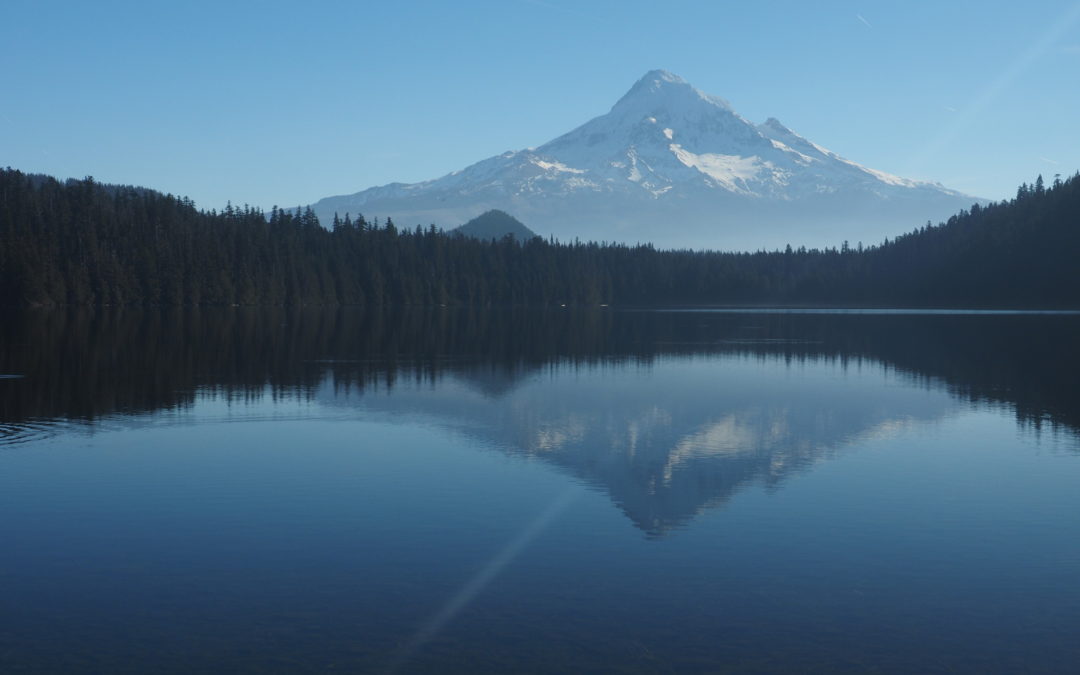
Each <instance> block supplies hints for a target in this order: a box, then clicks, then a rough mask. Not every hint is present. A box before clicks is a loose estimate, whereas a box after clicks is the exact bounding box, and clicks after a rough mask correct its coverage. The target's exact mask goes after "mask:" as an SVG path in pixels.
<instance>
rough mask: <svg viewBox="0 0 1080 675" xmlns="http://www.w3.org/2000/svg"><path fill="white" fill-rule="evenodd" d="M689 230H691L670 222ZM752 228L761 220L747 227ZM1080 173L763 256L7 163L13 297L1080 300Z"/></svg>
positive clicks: (491, 301) (6, 227)
mask: <svg viewBox="0 0 1080 675" xmlns="http://www.w3.org/2000/svg"><path fill="white" fill-rule="evenodd" d="M657 226H658V227H664V228H673V227H674V228H677V227H679V223H658V224H657ZM747 227H753V223H747ZM1078 254H1080V174H1078V175H1074V176H1072V177H1070V178H1068V179H1065V180H1061V179H1060V178H1055V179H1054V180H1053V181H1052V183H1051V184H1050V185H1046V184H1044V181H1043V179H1042V177H1041V176H1040V177H1039V178H1038V179H1037V180H1036V181H1035V183H1034V184H1032V185H1027V184H1025V185H1022V186H1021V187H1020V188H1019V190H1018V191H1017V195H1016V197H1015V198H1013V199H1010V200H1006V201H1002V202H998V203H992V204H990V205H987V206H979V205H977V204H976V205H973V206H972V207H971V209H970V210H963V211H961V212H959V213H957V214H956V215H954V216H953V217H951V218H949V220H948V221H946V222H944V223H939V224H936V225H935V224H932V223H927V224H925V225H923V226H920V227H918V228H917V229H914V230H913V231H911V232H909V233H907V234H903V235H901V236H898V237H896V238H895V239H891V240H886V241H884V242H880V243H877V244H873V245H868V246H867V245H864V244H863V243H860V242H854V243H852V242H843V243H838V245H837V246H835V247H830V248H825V249H807V248H805V247H797V248H793V247H792V246H788V247H787V248H786V249H784V250H776V251H757V252H714V251H692V250H658V249H656V248H654V247H653V246H652V245H649V244H638V245H626V244H619V243H603V242H599V243H598V242H581V241H573V242H560V241H556V240H552V239H544V238H541V237H536V238H532V239H528V240H519V239H514V238H510V237H507V238H503V239H499V240H493V239H492V240H478V239H474V238H469V237H463V236H460V235H454V234H448V233H445V232H443V231H441V230H438V229H436V228H435V227H434V226H428V227H426V228H423V227H420V226H417V227H416V228H411V229H410V228H399V227H398V226H397V225H395V224H394V223H393V221H392V220H391V219H389V218H388V219H386V220H385V221H383V222H380V221H379V220H378V219H377V218H373V219H372V220H370V221H369V220H367V219H366V218H365V217H364V216H362V215H358V214H357V215H351V214H345V215H344V216H339V217H336V218H335V219H334V223H333V226H332V227H330V228H326V227H323V226H322V225H321V224H320V223H319V221H318V219H317V218H316V217H315V215H314V213H313V212H312V211H311V210H310V209H299V208H297V209H296V210H295V211H289V210H283V209H278V208H277V207H275V208H273V209H272V210H271V211H270V212H269V213H266V212H264V211H263V210H261V209H258V208H252V207H249V206H244V207H242V208H236V207H233V206H232V205H229V206H228V207H226V208H225V209H224V210H223V211H220V212H218V211H216V210H210V211H206V210H200V209H198V208H197V207H196V205H195V204H194V203H193V202H192V201H191V200H189V199H186V198H180V197H175V196H173V195H168V194H161V193H159V192H155V191H153V190H148V189H144V188H136V187H129V186H114V185H104V184H100V183H98V182H96V181H94V180H93V179H92V178H87V179H85V180H70V181H66V182H61V181H58V180H55V179H53V178H49V177H45V176H37V175H29V174H25V173H22V172H20V171H17V170H13V169H10V168H9V169H6V170H0V302H2V304H4V305H8V306H27V305H133V306H179V305H188V306H195V305H203V306H211V305H360V306H406V305H413V306H437V305H462V306H471V307H492V306H558V305H563V304H566V305H570V306H575V305H577V306H590V305H600V304H611V305H624V306H627V305H696V304H709V305H795V306H798V305H828V306H882V307H974V308H1077V307H1080V275H1077V274H1076V273H1075V261H1076V259H1077V255H1078Z"/></svg>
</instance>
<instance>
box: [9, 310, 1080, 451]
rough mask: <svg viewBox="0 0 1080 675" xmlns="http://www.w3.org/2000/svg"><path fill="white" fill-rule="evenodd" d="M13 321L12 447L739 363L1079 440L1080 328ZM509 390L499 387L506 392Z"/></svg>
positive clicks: (349, 317) (433, 320) (116, 313)
mask: <svg viewBox="0 0 1080 675" xmlns="http://www.w3.org/2000/svg"><path fill="white" fill-rule="evenodd" d="M3 319H4V320H2V321H0V373H9V374H25V375H26V377H21V378H0V446H2V445H4V444H5V443H6V442H12V441H13V440H15V439H13V438H12V436H13V435H19V434H22V433H32V429H31V430H27V429H26V428H24V425H25V423H27V422H32V421H34V420H48V419H54V418H65V419H69V420H73V421H93V420H96V419H99V418H102V417H105V418H107V417H110V416H112V415H114V414H116V413H123V414H132V413H143V412H153V411H157V410H169V409H183V408H186V407H188V406H190V405H192V404H193V403H194V401H195V400H196V398H197V396H198V395H199V394H198V392H203V393H206V392H211V391H212V392H214V393H215V394H217V395H221V396H224V397H228V398H235V399H258V398H260V397H262V396H268V395H272V396H293V397H298V398H307V397H313V396H316V395H317V393H318V391H319V390H320V387H322V386H323V385H324V384H325V383H327V382H332V383H333V386H334V387H335V388H337V389H338V390H341V391H344V392H350V393H351V392H356V393H358V394H360V393H363V392H365V391H371V390H376V391H378V390H388V389H391V388H393V387H395V386H397V385H398V384H400V383H403V382H415V383H433V382H437V381H439V380H440V379H441V378H443V377H445V376H447V375H451V374H452V375H454V376H455V377H457V378H460V380H461V381H462V382H467V383H470V385H471V386H476V387H478V388H480V389H482V390H483V391H485V392H486V393H489V394H491V395H492V396H498V395H499V392H500V391H501V390H502V389H500V387H505V388H512V387H513V385H514V383H517V382H520V381H522V380H524V379H528V378H530V377H533V376H535V375H537V374H538V373H541V372H545V371H546V370H547V369H550V368H560V367H567V368H571V369H577V368H590V367H610V366H613V365H616V366H617V365H619V364H636V365H646V364H649V363H651V362H653V361H654V360H655V359H668V358H672V357H695V356H702V355H721V354H728V355H741V356H745V357H747V358H755V359H760V360H762V361H786V362H788V363H802V362H806V361H815V360H821V359H824V360H828V361H831V362H836V363H837V364H838V365H840V366H842V367H845V368H846V367H852V368H860V367H863V366H864V365H865V366H868V367H870V366H874V364H882V365H884V366H885V367H888V368H892V369H895V370H896V371H897V372H901V373H904V374H905V375H906V376H909V377H911V378H915V379H916V380H917V381H921V382H925V386H927V387H930V388H934V389H936V388H938V387H942V386H943V387H946V388H947V389H948V391H949V392H950V394H951V395H952V396H954V397H957V398H960V399H964V400H970V401H977V402H982V403H989V404H1000V405H1005V406H1008V407H1009V408H1011V409H1012V410H1014V411H1015V414H1016V416H1017V419H1018V421H1020V422H1021V423H1023V424H1025V425H1031V426H1035V427H1040V426H1044V425H1045V426H1046V427H1048V428H1050V429H1066V430H1069V431H1070V432H1071V433H1074V434H1076V433H1080V390H1078V389H1077V387H1076V382H1077V378H1078V375H1080V351H1078V350H1077V349H1076V345H1077V344H1080V317H1076V316H1047V317H1039V318H1032V317H1030V316H1012V315H994V316H983V315H978V316H972V315H964V314H959V315H957V314H926V315H918V316H909V315H902V316H898V315H895V314H884V313H883V314H818V313H802V314H798V313H792V314H788V313H763V314H754V315H748V314H742V313H713V312H704V313H701V312H677V311H676V312H639V311H617V310H590V309H580V310H574V309H567V310H564V309H561V308H549V309H540V310H533V309H527V308H510V309H505V310H485V309H473V308H467V307H462V308H446V309H442V308H415V309H399V308H388V307H383V308H376V307H371V308H352V307H336V308H319V307H269V308H265V307H259V308H244V307H241V308H232V307H228V308H219V307H191V308H185V307H178V308H173V307H170V308H155V309H148V310H142V309H137V310H130V309H127V308H116V307H112V308H95V307H70V308H62V309H59V310H41V311H35V310H28V311H21V312H11V313H9V314H8V315H7V316H5V317H3ZM493 383H494V385H493Z"/></svg>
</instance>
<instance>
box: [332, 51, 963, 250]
mask: <svg viewBox="0 0 1080 675" xmlns="http://www.w3.org/2000/svg"><path fill="white" fill-rule="evenodd" d="M973 201H974V199H973V198H972V197H969V196H967V195H963V194H961V193H958V192H955V191H953V190H948V189H946V188H944V187H942V186H941V185H939V184H936V183H926V182H919V181H913V180H908V179H905V178H900V177H898V176H893V175H891V174H887V173H884V172H882V171H876V170H874V169H870V168H867V167H864V166H861V165H859V164H856V163H855V162H852V161H849V160H847V159H844V158H843V157H840V156H839V155H837V154H836V153H834V152H831V151H829V150H826V149H825V148H823V147H821V146H819V145H817V144H816V143H813V142H811V141H809V140H807V139H806V138H803V137H802V136H800V135H798V134H797V133H795V132H794V131H792V130H791V129H788V128H787V127H785V126H784V125H783V124H781V123H780V122H779V121H778V120H776V119H774V118H769V119H768V120H766V121H765V122H764V123H763V124H759V125H755V124H753V123H752V122H749V121H748V120H746V119H744V118H743V117H741V116H740V115H739V114H738V113H736V112H735V111H734V110H733V109H732V107H731V105H730V104H728V102H727V101H725V100H723V99H721V98H718V97H716V96H710V95H708V94H705V93H702V92H701V91H698V90H697V89H695V88H694V87H692V86H691V85H690V84H688V83H687V82H686V81H684V80H683V79H682V78H680V77H678V76H676V75H673V74H672V73H669V72H666V71H663V70H654V71H650V72H648V73H646V74H645V76H644V77H642V78H641V79H640V80H638V82H637V83H636V84H634V86H633V87H631V89H630V91H628V92H627V93H626V94H625V95H624V96H623V97H622V98H621V99H619V101H618V102H616V103H615V105H614V106H613V107H612V108H611V111H610V112H608V113H607V114H605V115H601V116H600V117H597V118H595V119H592V120H590V121H589V122H586V123H585V124H583V125H582V126H580V127H578V128H577V129H574V130H573V131H571V132H569V133H567V134H565V135H563V136H560V137H558V138H556V139H554V140H552V141H549V142H548V143H545V144H544V145H541V146H540V147H537V148H529V149H526V150H520V151H516V152H506V153H503V154H501V155H498V156H496V157H491V158H489V159H485V160H483V161H480V162H477V163H476V164H473V165H471V166H469V167H466V168H464V169H461V170H459V171H454V172H453V173H450V174H448V175H446V176H443V177H441V178H437V179H434V180H429V181H424V182H422V183H413V184H403V183H391V184H389V185H385V186H381V187H375V188H371V189H368V190H364V191H361V192H357V193H355V194H352V195H346V196H338V197H328V198H326V199H322V200H320V201H319V202H318V203H316V204H315V205H314V207H315V210H316V213H318V215H319V216H320V218H321V219H323V221H324V222H328V221H329V220H330V219H332V217H333V213H334V212H338V213H340V214H344V213H346V212H350V213H352V214H353V215H355V214H357V213H363V214H364V215H365V216H367V217H369V218H370V217H372V216H378V217H380V218H385V217H386V216H391V217H393V219H394V220H395V222H397V223H398V224H399V225H407V226H412V225H416V224H421V225H425V226H426V225H427V224H429V223H435V224H436V225H439V226H442V227H446V228H448V229H449V228H451V227H455V226H457V225H459V224H461V223H462V222H465V221H466V220H469V219H470V218H472V217H474V216H476V215H477V214H479V213H482V212H484V211H487V210H489V209H501V210H503V211H507V212H509V213H511V214H513V215H514V216H516V217H517V218H519V219H521V220H522V221H523V222H525V223H526V224H527V225H528V226H529V227H530V228H532V229H533V230H535V231H537V232H538V233H540V234H541V235H545V236H546V235H549V234H553V235H555V236H556V237H558V238H560V239H563V240H567V239H573V238H575V237H577V238H580V239H582V240H597V241H623V242H628V243H634V242H639V241H640V242H652V243H654V244H656V245H658V246H662V247H693V248H706V247H708V248H727V249H758V248H761V247H767V248H773V247H779V246H783V245H784V244H787V243H791V244H792V245H795V246H798V245H807V246H826V245H838V244H839V243H840V242H841V241H843V240H845V239H846V240H850V241H851V242H852V244H854V243H855V242H857V241H863V242H865V243H871V242H877V241H880V240H881V239H883V238H885V237H886V236H895V235H896V234H899V233H901V232H905V231H909V230H911V229H912V228H914V227H917V226H918V225H921V224H923V223H925V222H926V221H927V220H935V221H936V220H939V219H942V218H945V217H947V216H948V215H950V214H951V213H954V212H955V211H957V210H959V209H960V208H965V207H968V206H970V205H971V203H972V202H973Z"/></svg>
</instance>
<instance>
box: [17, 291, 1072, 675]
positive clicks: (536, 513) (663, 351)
mask: <svg viewBox="0 0 1080 675" xmlns="http://www.w3.org/2000/svg"><path fill="white" fill-rule="evenodd" d="M1078 345H1080V317H1077V316H1074V315H994V314H973V315H972V314H967V315H951V314H940V313H938V314H925V315H924V314H891V313H877V314H850V313H841V314H828V313H824V314H822V313H769V312H756V313H738V312H646V311H640V312H631V311H613V310H607V311H595V312H572V311H565V310H564V311H562V312H548V313H542V312H509V311H507V312H494V311H493V312H468V311H457V310H444V311H439V312H411V313H399V314H391V313H379V312H364V311H361V310H342V311H314V310H312V311H295V312H293V311H284V310H282V311H276V310H263V311H254V310H253V311H246V310H235V311H227V310H221V311H206V310H203V311H187V312H178V311H170V312H127V311H105V312H62V311H61V312H40V313H27V314H17V315H6V316H4V317H2V321H0V541H2V542H3V545H2V548H0V672H3V673H24V672H26V673H38V672H42V673H44V672H73V673H147V672H155V673H189V672H230V673H247V672H251V673H271V672H401V673H427V672H470V673H472V672H490V673H507V672H525V673H531V672H567V671H588V672H610V673H637V672H643V673H653V672H659V673H666V672H720V673H726V672H747V673H772V672H829V673H833V672H852V673H862V672H877V673H909V672H912V673H913V672H919V673H927V672H930V673H933V672H941V673H952V672H971V673H987V672H1001V673H1006V672H1008V673H1012V672H1020V671H1027V672H1061V673H1068V672H1077V671H1078V670H1080V441H1078V438H1080V436H1078V433H1080V395H1078V389H1077V383H1078V382H1080V357H1078V353H1077V346H1078Z"/></svg>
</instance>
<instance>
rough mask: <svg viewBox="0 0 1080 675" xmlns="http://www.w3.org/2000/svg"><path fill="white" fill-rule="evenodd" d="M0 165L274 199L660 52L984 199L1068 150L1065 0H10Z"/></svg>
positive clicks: (422, 156)
mask: <svg viewBox="0 0 1080 675" xmlns="http://www.w3.org/2000/svg"><path fill="white" fill-rule="evenodd" d="M0 58H2V59H3V64H4V77H3V79H2V81H0V166H12V167H15V168H18V169H22V170H24V171H30V172H41V173H49V174H53V175H58V176H63V177H67V176H76V177H82V176H85V175H93V176H94V177H95V178H96V179H98V180H101V181H106V182H117V183H133V184H140V185H146V186H148V187H153V188H157V189H161V190H164V191H168V192H173V193H176V194H182V195H187V196H190V197H192V198H193V199H195V200H196V201H197V202H198V203H199V204H200V205H202V206H206V207H208V208H209V207H220V206H222V205H224V203H225V201H226V200H227V199H231V200H232V201H233V202H234V203H250V204H256V205H259V206H263V207H266V208H269V207H270V206H271V205H273V204H279V205H282V206H294V205H297V204H302V203H309V202H313V201H315V200H317V199H319V198H321V197H325V196H328V195H333V194H342V193H350V192H356V191H358V190H361V189H363V188H366V187H370V186H372V185H378V184H383V183H388V182H392V181H404V182H412V181H418V180H424V179H427V178H434V177H437V176H440V175H442V174H445V173H447V172H449V171H451V170H454V169H458V168H461V167H463V166H465V165H468V164H471V163H473V162H475V161H478V160H480V159H483V158H485V157H488V156H491V155H494V154H497V153H500V152H503V151H505V150H511V149H520V148H523V147H528V146H535V145H539V144H541V143H543V142H545V141H547V140H550V139H551V138H553V137H555V136H557V135H559V134H561V133H564V132H566V131H569V130H570V129H572V128H573V127H575V126H577V125H579V124H581V123H583V122H585V121H587V120H588V119H590V118H592V117H594V116H596V115H599V114H602V113H604V112H606V111H607V110H608V109H609V108H610V107H611V105H612V104H613V103H614V102H615V101H616V100H617V99H618V98H619V96H621V95H622V94H623V93H624V92H625V91H626V90H627V89H628V88H629V87H630V86H631V85H632V84H633V83H634V82H635V81H636V80H637V79H638V78H639V77H640V76H641V75H642V74H644V73H645V72H646V71H648V70H650V69H653V68H665V69H667V70H670V71H672V72H675V73H677V74H679V75H681V76H682V77H683V78H685V79H686V80H688V81H689V82H691V83H692V84H694V85H695V86H696V87H698V88H699V89H702V90H703V91H706V92H708V93H711V94H716V95H718V96H722V97H724V98H726V99H728V100H729V101H730V102H731V104H732V105H733V107H734V108H735V109H736V110H737V111H739V112H740V113H741V114H742V115H743V116H744V117H747V118H748V119H751V120H753V121H755V122H760V121H763V120H764V119H765V118H766V117H770V116H772V117H777V118H779V119H780V120H781V121H782V122H784V123H785V124H786V125H787V126H789V127H791V128H792V129H794V130H795V131H797V132H799V133H801V134H803V135H804V136H807V137H808V138H810V139H811V140H813V141H815V142H817V143H819V144H821V145H824V146H825V147H828V148H829V149H831V150H834V151H836V152H839V153H840V154H842V155H844V156H846V157H848V158H849V159H852V160H855V161H857V162H860V163H862V164H865V165H868V166H871V167H873V168H876V169H880V170H884V171H888V172H891V173H896V174H899V175H902V176H905V177H910V178H919V179H928V180H937V181H940V182H942V183H944V184H945V185H947V186H949V187H952V188H956V189H960V190H963V191H965V192H968V193H971V194H975V195H978V196H982V197H987V198H991V199H999V198H1002V197H1006V196H1009V195H1010V194H1012V193H1014V191H1015V188H1016V185H1017V184H1018V183H1019V182H1021V181H1024V180H1031V179H1032V178H1033V177H1034V176H1035V174H1037V173H1040V172H1041V173H1043V174H1044V175H1046V176H1047V177H1048V178H1049V177H1050V176H1052V175H1053V174H1055V173H1062V174H1071V173H1073V172H1075V171H1076V170H1078V169H1080V129H1078V123H1080V2H1077V1H1076V0H1073V1H1070V2H1052V1H1047V2H1027V3H1016V2H993V1H983V2H948V3H942V2H907V3H896V2H890V3H884V2H846V1H841V2H821V3H806V2H760V3H745V2H740V3H734V2H720V1H716V0H714V1H711V2H689V1H678V0H673V1H671V2H667V3H656V2H636V1H633V0H619V1H617V2H584V1H578V2H569V1H566V0H501V1H498V2H455V3H449V2H419V1H408V0H399V1H397V2H392V3H391V2H314V3H303V4H301V3H283V2H232V3H224V2H222V3H217V2H185V3H175V2H171V3H163V2H154V1H152V0H146V1H144V2H107V1H103V2H93V3H87V2H79V3H75V2H53V3H42V2H26V1H23V0H4V2H3V4H2V6H0Z"/></svg>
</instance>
